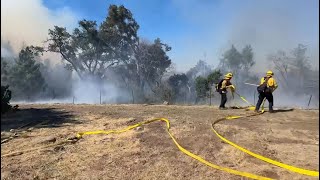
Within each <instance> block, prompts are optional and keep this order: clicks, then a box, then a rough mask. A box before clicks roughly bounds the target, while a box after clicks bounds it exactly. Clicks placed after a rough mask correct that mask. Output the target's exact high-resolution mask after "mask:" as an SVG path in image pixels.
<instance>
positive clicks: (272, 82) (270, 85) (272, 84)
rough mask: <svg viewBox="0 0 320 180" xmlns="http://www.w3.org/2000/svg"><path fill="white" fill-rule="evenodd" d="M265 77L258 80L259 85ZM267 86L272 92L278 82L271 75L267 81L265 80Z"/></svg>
mask: <svg viewBox="0 0 320 180" xmlns="http://www.w3.org/2000/svg"><path fill="white" fill-rule="evenodd" d="M266 78H267V77H263V78H261V80H260V85H261V84H263V83H264V82H265V79H266ZM267 87H268V88H270V89H271V90H272V91H271V92H273V91H274V90H276V89H277V88H278V84H277V82H276V80H275V79H274V78H273V77H270V78H269V80H268V82H267Z"/></svg>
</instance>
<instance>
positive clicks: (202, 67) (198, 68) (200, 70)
mask: <svg viewBox="0 0 320 180" xmlns="http://www.w3.org/2000/svg"><path fill="white" fill-rule="evenodd" d="M211 71H212V68H211V67H210V66H209V65H208V64H207V63H206V62H205V61H203V60H199V61H198V62H197V64H196V65H195V66H194V67H193V68H191V69H190V70H188V71H187V73H186V75H187V76H188V78H189V80H192V81H194V80H195V79H196V78H197V77H198V76H202V77H207V76H208V75H209V74H210V72H211Z"/></svg>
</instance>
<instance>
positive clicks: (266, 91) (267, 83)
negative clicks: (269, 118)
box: [255, 71, 278, 113]
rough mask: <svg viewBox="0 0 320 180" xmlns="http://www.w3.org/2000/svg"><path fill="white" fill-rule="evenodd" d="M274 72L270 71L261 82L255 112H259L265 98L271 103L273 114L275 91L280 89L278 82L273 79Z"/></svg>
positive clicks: (270, 107)
mask: <svg viewBox="0 0 320 180" xmlns="http://www.w3.org/2000/svg"><path fill="white" fill-rule="evenodd" d="M273 75H274V74H273V72H272V71H268V72H267V74H266V76H265V77H262V78H261V80H260V85H259V86H258V87H257V90H258V93H259V100H258V102H257V105H256V109H255V112H259V109H260V106H261V104H262V101H263V99H264V98H266V99H267V100H268V102H269V112H270V113H273V112H274V111H273V95H272V93H273V91H275V90H276V89H277V88H278V84H277V82H276V80H275V79H274V78H273Z"/></svg>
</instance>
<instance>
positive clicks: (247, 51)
mask: <svg viewBox="0 0 320 180" xmlns="http://www.w3.org/2000/svg"><path fill="white" fill-rule="evenodd" d="M241 56H242V59H241V60H242V61H241V65H242V69H243V70H244V71H246V72H248V71H249V69H250V68H251V67H252V66H253V65H254V64H255V62H254V60H253V52H252V48H251V46H250V45H247V46H245V47H244V48H243V49H242V53H241Z"/></svg>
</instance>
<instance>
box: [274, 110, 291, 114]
mask: <svg viewBox="0 0 320 180" xmlns="http://www.w3.org/2000/svg"><path fill="white" fill-rule="evenodd" d="M290 111H293V109H277V110H273V112H274V113H278V112H290Z"/></svg>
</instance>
